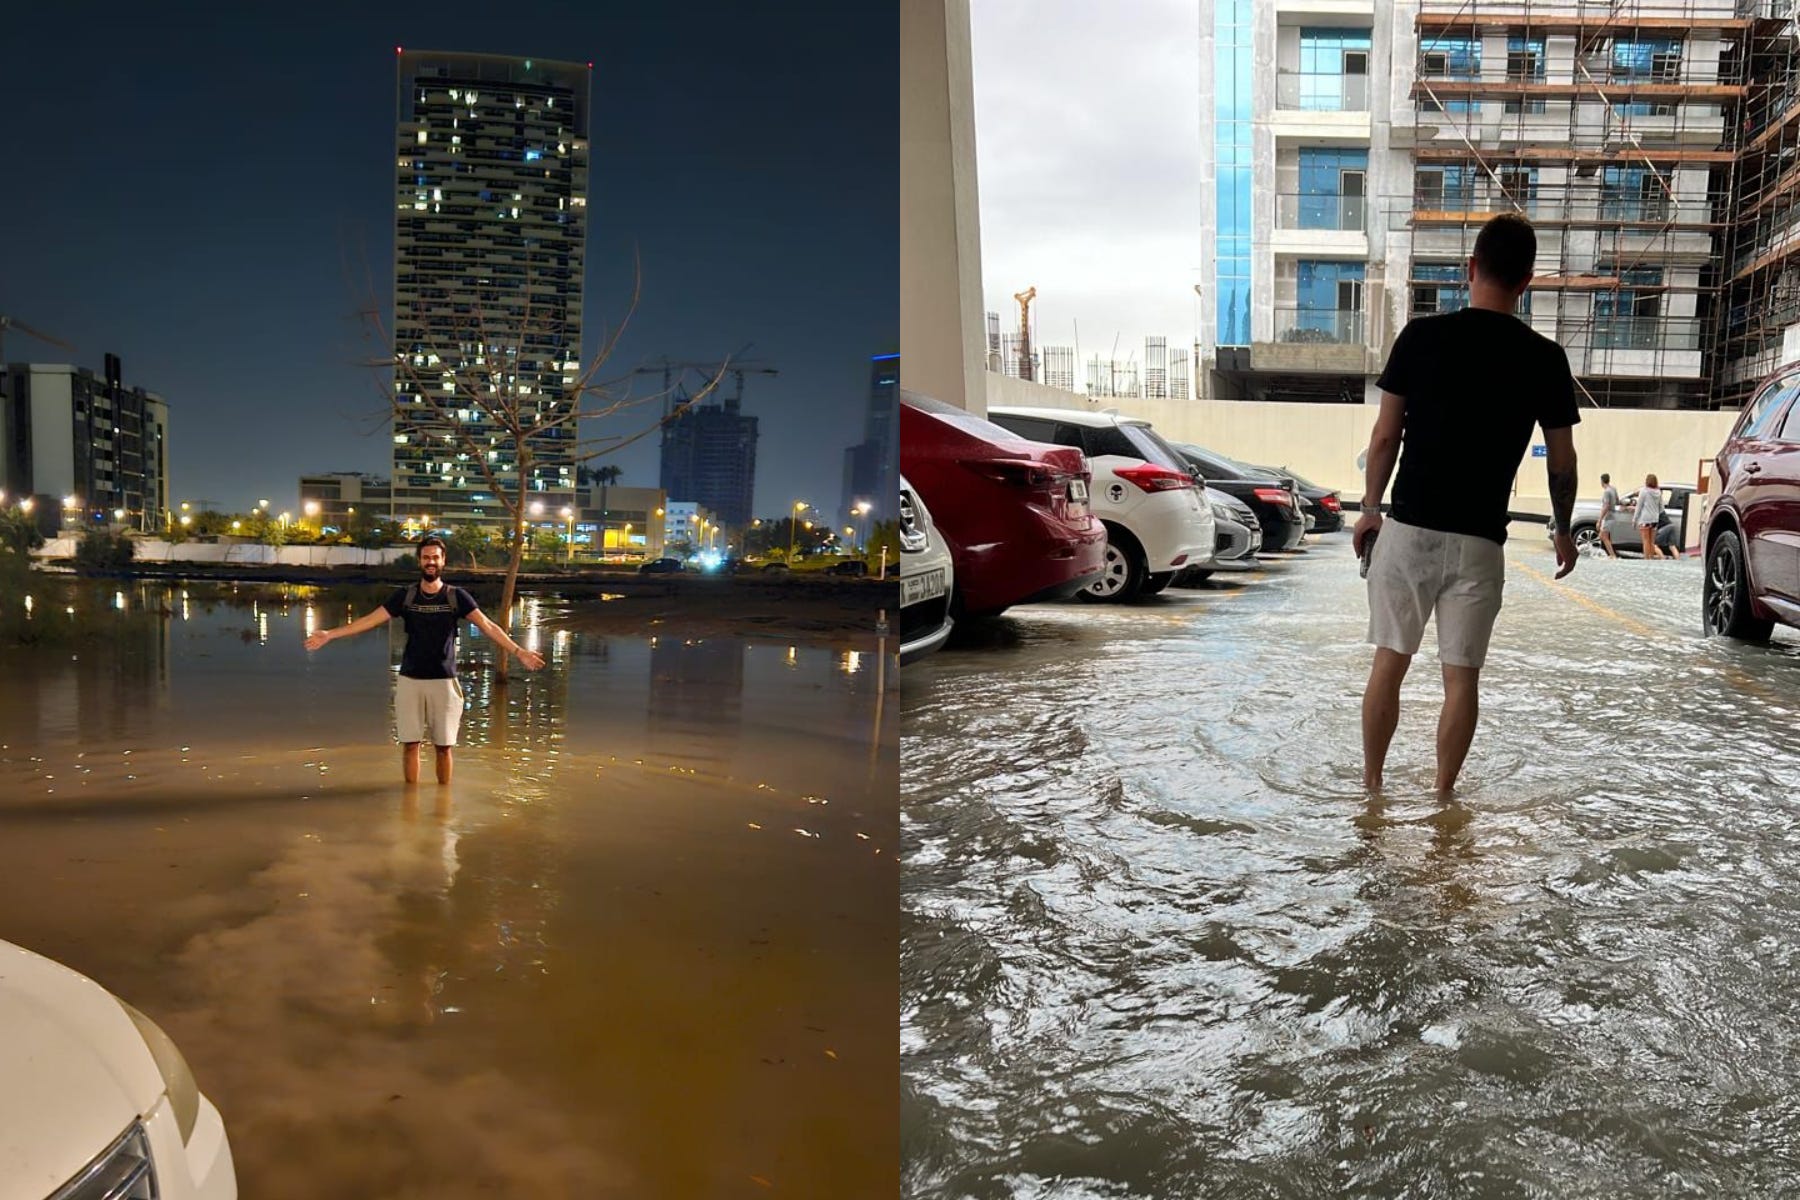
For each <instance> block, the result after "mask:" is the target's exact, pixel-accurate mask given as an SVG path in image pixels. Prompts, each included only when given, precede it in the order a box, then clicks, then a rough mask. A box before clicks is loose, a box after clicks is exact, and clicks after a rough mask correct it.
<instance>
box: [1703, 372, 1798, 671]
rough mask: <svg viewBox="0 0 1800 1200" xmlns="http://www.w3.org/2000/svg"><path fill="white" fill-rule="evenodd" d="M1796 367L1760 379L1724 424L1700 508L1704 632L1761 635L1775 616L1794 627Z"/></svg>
mask: <svg viewBox="0 0 1800 1200" xmlns="http://www.w3.org/2000/svg"><path fill="white" fill-rule="evenodd" d="M1796 396H1800V368H1794V367H1790V368H1788V369H1786V370H1784V371H1781V372H1779V373H1777V374H1776V375H1775V376H1774V377H1772V378H1771V379H1769V380H1768V381H1766V382H1765V383H1764V384H1763V385H1762V387H1761V388H1759V389H1758V390H1757V392H1756V394H1755V395H1754V396H1753V397H1751V400H1750V403H1748V404H1746V405H1744V412H1743V415H1742V416H1740V417H1739V418H1738V421H1737V424H1736V425H1735V426H1733V427H1732V430H1731V436H1730V437H1728V438H1726V439H1725V445H1724V446H1723V447H1721V448H1720V450H1719V454H1718V457H1717V458H1716V459H1714V460H1713V480H1714V482H1715V483H1716V484H1717V485H1718V488H1719V491H1718V496H1717V497H1716V498H1715V499H1714V500H1713V502H1712V506H1711V508H1709V509H1708V510H1707V514H1706V530H1705V534H1704V538H1705V540H1704V542H1703V543H1702V544H1703V545H1704V546H1705V547H1706V583H1705V586H1704V589H1703V599H1702V602H1701V609H1702V613H1703V619H1704V621H1705V624H1706V631H1707V632H1708V633H1721V634H1724V635H1726V636H1727V637H1734V638H1741V639H1743V640H1745V641H1756V642H1760V641H1767V640H1768V637H1769V634H1770V633H1772V632H1773V631H1774V628H1775V623H1776V622H1777V621H1779V622H1781V623H1782V624H1784V625H1791V626H1794V627H1795V628H1800V400H1796V399H1795V397H1796Z"/></svg>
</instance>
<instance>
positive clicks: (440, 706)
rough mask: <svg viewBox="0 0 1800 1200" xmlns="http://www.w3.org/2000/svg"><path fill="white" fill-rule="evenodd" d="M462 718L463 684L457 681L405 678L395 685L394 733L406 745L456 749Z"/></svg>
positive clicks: (401, 677)
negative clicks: (415, 744) (418, 743)
mask: <svg viewBox="0 0 1800 1200" xmlns="http://www.w3.org/2000/svg"><path fill="white" fill-rule="evenodd" d="M462 714H463V690H462V684H460V683H458V682H457V681H456V680H454V679H414V678H412V677H411V676H410V675H402V676H400V681H399V682H398V683H396V684H395V685H394V732H395V735H396V736H397V737H398V738H399V740H400V742H401V744H403V745H404V744H405V743H408V742H425V741H429V742H430V743H431V744H432V745H434V746H454V745H456V729H457V726H459V725H461V724H462Z"/></svg>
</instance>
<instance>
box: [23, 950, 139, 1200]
mask: <svg viewBox="0 0 1800 1200" xmlns="http://www.w3.org/2000/svg"><path fill="white" fill-rule="evenodd" d="M163 1090H164V1085H163V1079H162V1073H161V1072H160V1071H158V1070H157V1067H156V1061H155V1060H154V1059H153V1058H151V1056H150V1050H149V1048H148V1047H147V1046H145V1045H144V1039H143V1036H142V1035H141V1034H139V1033H138V1031H137V1026H136V1025H134V1024H132V1021H131V1018H130V1017H128V1016H126V1015H125V1010H124V1009H123V1008H121V1007H119V1002H118V1001H117V1000H115V999H114V998H113V996H112V994H111V993H109V992H107V991H106V990H105V989H104V988H102V987H101V986H100V985H99V984H97V983H95V982H94V981H93V980H91V979H88V978H87V977H86V976H83V975H78V974H76V973H75V972H74V971H71V970H69V969H68V968H67V967H64V966H60V965H58V964H57V963H54V962H51V961H50V960H49V959H47V958H43V957H41V956H39V955H36V954H33V953H32V952H31V951H29V950H25V949H22V948H21V947H18V946H14V945H12V944H10V943H8V942H0V1200H44V1197H46V1196H48V1195H49V1194H50V1193H52V1192H54V1191H55V1190H56V1189H57V1188H59V1187H61V1186H62V1185H63V1184H64V1183H67V1182H68V1181H69V1179H70V1178H71V1177H72V1176H73V1175H74V1174H75V1173H76V1172H77V1171H79V1170H80V1169H81V1168H82V1167H84V1166H86V1165H87V1164H88V1163H89V1162H90V1161H92V1159H93V1158H94V1156H95V1155H97V1154H99V1153H100V1152H101V1151H103V1150H105V1149H106V1148H107V1147H108V1146H110V1145H112V1143H113V1140H114V1139H116V1138H117V1137H118V1136H119V1135H120V1134H121V1133H123V1132H125V1129H126V1127H127V1126H129V1125H130V1124H131V1122H132V1121H134V1120H136V1119H137V1118H138V1117H139V1116H140V1115H142V1114H144V1113H147V1112H149V1111H150V1109H151V1108H152V1107H153V1106H154V1105H155V1104H156V1101H157V1098H158V1097H160V1096H161V1095H162V1093H163Z"/></svg>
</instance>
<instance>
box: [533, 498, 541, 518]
mask: <svg viewBox="0 0 1800 1200" xmlns="http://www.w3.org/2000/svg"><path fill="white" fill-rule="evenodd" d="M531 515H532V516H534V517H541V516H543V515H544V502H543V501H542V500H533V501H532V502H531Z"/></svg>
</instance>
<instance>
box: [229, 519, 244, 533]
mask: <svg viewBox="0 0 1800 1200" xmlns="http://www.w3.org/2000/svg"><path fill="white" fill-rule="evenodd" d="M243 524H244V523H243V522H242V521H233V522H232V523H231V532H233V533H236V532H237V531H238V530H239V529H240V528H241V527H242V526H243Z"/></svg>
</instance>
